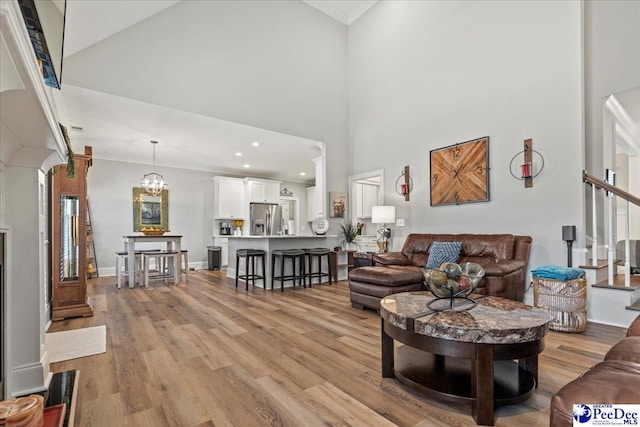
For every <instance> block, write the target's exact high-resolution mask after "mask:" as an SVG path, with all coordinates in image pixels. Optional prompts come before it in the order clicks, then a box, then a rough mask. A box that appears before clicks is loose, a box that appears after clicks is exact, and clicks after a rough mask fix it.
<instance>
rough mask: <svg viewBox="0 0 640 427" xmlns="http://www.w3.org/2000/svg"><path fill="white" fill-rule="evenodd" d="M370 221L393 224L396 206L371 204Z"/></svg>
mask: <svg viewBox="0 0 640 427" xmlns="http://www.w3.org/2000/svg"><path fill="white" fill-rule="evenodd" d="M371 222H372V223H374V224H393V223H394V222H396V207H395V206H373V207H372V208H371Z"/></svg>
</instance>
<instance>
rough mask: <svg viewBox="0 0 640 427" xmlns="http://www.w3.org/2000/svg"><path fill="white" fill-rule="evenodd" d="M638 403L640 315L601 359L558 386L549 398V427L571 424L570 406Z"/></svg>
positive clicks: (561, 426)
mask: <svg viewBox="0 0 640 427" xmlns="http://www.w3.org/2000/svg"><path fill="white" fill-rule="evenodd" d="M638 402H640V316H638V317H636V319H635V320H634V321H633V322H632V323H631V325H630V326H629V329H628V330H627V337H626V338H624V339H622V340H621V341H619V342H618V343H617V344H615V345H614V346H613V347H611V349H609V351H608V352H607V354H606V355H605V357H604V361H603V362H600V363H598V364H596V365H594V366H592V367H591V369H589V370H588V371H587V372H585V373H583V374H582V375H581V376H580V377H579V378H577V379H575V380H573V381H571V382H570V383H568V384H566V385H565V386H564V387H562V388H561V389H560V390H559V391H558V392H557V393H556V394H554V395H553V397H552V398H551V409H550V411H549V426H550V427H571V426H573V405H578V404H590V403H597V404H619V405H620V404H632V403H636V404H637V403H638Z"/></svg>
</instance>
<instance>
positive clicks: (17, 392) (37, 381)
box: [10, 362, 48, 397]
mask: <svg viewBox="0 0 640 427" xmlns="http://www.w3.org/2000/svg"><path fill="white" fill-rule="evenodd" d="M47 371H48V369H47ZM11 376H12V378H13V379H12V381H11V388H12V390H11V391H10V393H11V397H19V396H26V395H29V394H32V393H40V392H41V391H45V390H46V389H47V387H46V385H45V369H44V365H43V364H42V362H38V363H31V364H28V365H22V366H17V367H14V368H13V369H12V370H11Z"/></svg>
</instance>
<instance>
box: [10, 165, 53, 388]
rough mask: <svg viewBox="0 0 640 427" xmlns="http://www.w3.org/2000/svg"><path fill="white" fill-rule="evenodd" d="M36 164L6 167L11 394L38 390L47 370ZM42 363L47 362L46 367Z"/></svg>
mask: <svg viewBox="0 0 640 427" xmlns="http://www.w3.org/2000/svg"><path fill="white" fill-rule="evenodd" d="M40 173H41V172H40V171H39V170H38V169H34V168H25V167H15V166H8V167H7V168H6V178H7V183H8V185H7V187H6V202H7V212H6V214H7V215H6V220H7V231H8V232H9V236H10V237H9V240H8V241H7V242H6V243H7V246H6V250H7V252H8V254H9V257H10V261H9V264H8V265H7V268H8V271H7V273H8V274H10V276H8V277H7V286H8V287H9V288H10V289H9V298H10V299H9V300H8V304H7V308H8V311H7V316H9V318H8V322H9V328H8V329H7V340H8V342H7V351H8V352H9V353H10V354H9V355H8V357H9V360H8V364H7V368H8V370H9V372H8V374H9V378H7V380H8V387H7V388H8V390H9V393H10V394H11V395H13V396H16V395H20V394H28V393H30V392H37V391H42V390H43V389H44V388H45V387H44V384H45V376H46V372H48V365H47V364H46V357H43V355H42V354H41V346H40V345H41V341H42V339H43V337H44V331H43V330H42V326H43V320H44V319H43V317H44V314H45V309H44V293H45V292H44V289H43V288H42V287H41V286H40V285H41V282H40V278H41V274H43V270H42V267H41V265H40V256H41V254H40V251H41V248H40V247H39V242H40V236H39V233H40V229H39V214H40V209H41V207H40V205H39V194H38V187H39V181H38V177H39V174H40ZM45 365H46V366H45Z"/></svg>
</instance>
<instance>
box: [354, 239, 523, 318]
mask: <svg viewBox="0 0 640 427" xmlns="http://www.w3.org/2000/svg"><path fill="white" fill-rule="evenodd" d="M433 242H462V250H461V252H460V257H459V258H458V261H457V262H458V263H463V262H474V263H476V264H479V265H481V266H482V267H483V268H484V270H485V276H484V278H483V279H482V280H481V281H480V283H479V284H478V288H477V289H476V290H475V292H476V293H479V294H486V295H492V296H499V297H503V298H508V299H512V300H515V301H522V299H523V298H524V291H525V287H526V286H525V278H526V269H527V264H528V263H529V254H530V252H531V237H529V236H515V235H513V234H410V235H409V236H407V239H406V240H405V242H404V246H403V248H402V251H400V252H389V253H383V254H375V255H374V256H373V262H374V264H375V266H373V267H359V268H355V269H353V270H351V272H350V273H349V289H350V291H351V305H352V306H353V307H354V308H359V309H362V308H364V307H369V308H372V309H374V310H378V309H379V308H380V300H381V299H382V298H384V297H386V296H388V295H391V294H396V293H399V292H406V291H420V290H423V284H422V281H423V277H422V272H421V269H422V268H424V267H425V266H426V264H427V260H428V259H429V249H430V247H431V244H432V243H433Z"/></svg>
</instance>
